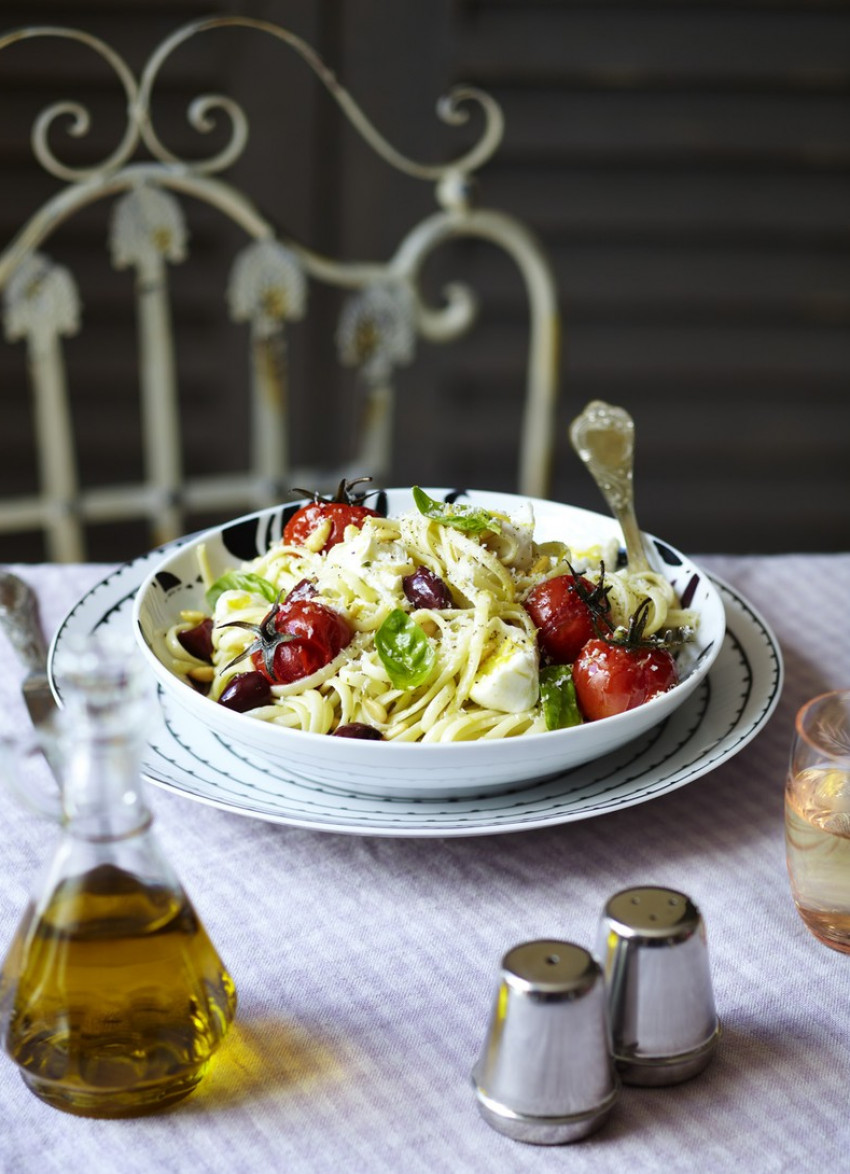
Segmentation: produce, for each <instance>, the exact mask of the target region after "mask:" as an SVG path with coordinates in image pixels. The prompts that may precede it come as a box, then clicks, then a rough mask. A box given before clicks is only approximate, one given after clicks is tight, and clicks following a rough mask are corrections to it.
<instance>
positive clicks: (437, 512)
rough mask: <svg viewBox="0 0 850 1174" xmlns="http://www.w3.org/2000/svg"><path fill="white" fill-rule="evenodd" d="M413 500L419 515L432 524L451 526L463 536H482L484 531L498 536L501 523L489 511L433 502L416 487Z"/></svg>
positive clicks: (476, 507)
mask: <svg viewBox="0 0 850 1174" xmlns="http://www.w3.org/2000/svg"><path fill="white" fill-rule="evenodd" d="M413 500H414V501H415V502H416V508H417V509H418V510H419V512H420V514H424V515H425V517H426V518H430V519H431V521H432V522H438V523H439V524H440V525H441V526H451V527H452V529H454V530H463V532H464V533H465V534H483V533H484V532H485V531H486V530H489V531H491V532H492V533H493V534H498V533H499V532H500V531H501V529H502V523H501V522H500V521H499V519H498V518H497V517H494V515H493V514H491V513H490V511H489V510H483V509H480V508H479V507H478V506H474V505H458V504H457V503H453V504H449V503H448V502H441V501H435V500H434V498H433V497H429V496H428V494H427V493H426V492H425V490H424V489H420V488H419V486H418V485H414V486H413Z"/></svg>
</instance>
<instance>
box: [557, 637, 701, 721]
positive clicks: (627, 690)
mask: <svg viewBox="0 0 850 1174" xmlns="http://www.w3.org/2000/svg"><path fill="white" fill-rule="evenodd" d="M678 681H679V673H678V670H677V668H676V662H675V660H674V659H673V656H672V654H671V653H670V652H668V651H667V649H666V648H653V647H646V646H642V645H638V646H637V647H631V646H629V645H627V644H611V643H609V642H608V641H606V640H596V639H594V640H589V641H588V642H587V643H586V644H585V646H584V648H582V650H581V652H580V653H579V654H578V656H577V657H576V659H575V661H574V662H573V684H574V685H575V690H576V699H577V700H578V704H579V709H580V710H581V712H582V715H583V716H584V718H585V719H586V720H587V721H597V720H598V719H599V718H603V717H612V716H613V715H614V714H616V713H625V711H626V710H627V709H635V708H636V707H637V706H638V705H643V703H644V702H645V701H650V700H651V699H652V698H653V697H657V696H659V694H661V693H666V692H667V690H668V689H671V688H672V687H673V686H674V685H676V684H678Z"/></svg>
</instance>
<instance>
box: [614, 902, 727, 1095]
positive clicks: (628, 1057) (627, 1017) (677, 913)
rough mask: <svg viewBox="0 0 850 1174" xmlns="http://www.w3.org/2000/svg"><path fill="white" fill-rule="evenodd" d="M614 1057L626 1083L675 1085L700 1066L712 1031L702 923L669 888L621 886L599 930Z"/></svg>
mask: <svg viewBox="0 0 850 1174" xmlns="http://www.w3.org/2000/svg"><path fill="white" fill-rule="evenodd" d="M599 958H600V960H601V962H602V967H603V971H604V975H605V985H606V991H607V998H608V1016H609V1024H610V1031H611V1046H612V1050H613V1054H614V1060H615V1064H616V1067H617V1071H618V1072H619V1074H620V1076H621V1077H622V1079H623V1080H624V1081H625V1082H626V1083H627V1084H641V1085H666V1084H676V1083H678V1082H680V1081H682V1080H687V1079H689V1078H690V1077H691V1076H696V1075H697V1073H698V1072H701V1071H702V1070H703V1068H705V1066H706V1065H707V1064H708V1062H709V1060H710V1059H711V1057H712V1056H713V1054H714V1049H715V1047H716V1044H717V1040H718V1037H719V1034H720V1024H719V1022H718V1018H717V1012H716V1009H715V1004H714V993H713V990H712V986H711V973H710V970H709V963H708V945H707V942H706V934H705V925H704V923H703V920H702V916H701V914H700V912H699V909H698V908H697V907H696V905H695V904H694V903H693V901H692V900H691V899H690V898H689V897H688V896H686V895H685V894H684V893H680V892H678V890H676V889H667V888H660V887H657V886H649V885H648V886H643V887H637V888H631V889H625V890H623V891H622V892H620V893H616V894H615V895H614V896H613V897H611V899H610V900H609V901H608V903H607V905H606V906H605V911H604V914H603V917H602V923H601V927H600V941H599Z"/></svg>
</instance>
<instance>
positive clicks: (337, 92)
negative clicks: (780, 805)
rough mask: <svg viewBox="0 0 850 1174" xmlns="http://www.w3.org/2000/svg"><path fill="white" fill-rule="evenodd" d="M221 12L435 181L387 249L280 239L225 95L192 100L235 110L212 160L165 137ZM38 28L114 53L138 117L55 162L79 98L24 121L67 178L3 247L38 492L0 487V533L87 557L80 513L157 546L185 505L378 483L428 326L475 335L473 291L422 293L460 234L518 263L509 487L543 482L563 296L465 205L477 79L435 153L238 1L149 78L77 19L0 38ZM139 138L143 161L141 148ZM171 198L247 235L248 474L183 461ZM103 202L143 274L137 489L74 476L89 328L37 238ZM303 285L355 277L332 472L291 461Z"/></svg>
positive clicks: (193, 26) (536, 262) (45, 156)
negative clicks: (348, 391)
mask: <svg viewBox="0 0 850 1174" xmlns="http://www.w3.org/2000/svg"><path fill="white" fill-rule="evenodd" d="M226 26H241V27H247V28H253V29H256V30H258V31H260V32H263V33H265V34H268V35H269V36H271V37H274V38H277V40H278V41H280V42H283V43H284V44H285V45H287V46H289V48H290V49H292V50H294V52H295V53H297V54H298V55H300V57H301V58H302V59H303V60H304V61H305V62H307V64H308V65H309V66H310V67H311V69H312V70H313V71H314V73H315V75H316V76H317V78H318V79H319V80H320V81H321V82H322V83H323V84H324V86H326V87H327V89H328V91H329V92H330V94H331V95H332V96H333V98H334V99H335V101H336V102H337V103H338V105H339V107H340V108H341V110H342V112H343V113H344V115H345V116H346V117H347V118H348V119H349V121H350V122H351V124H352V125H353V126H354V127H355V128H356V130H357V131H358V132H359V134H360V135H361V136H362V138H363V139H364V140H365V141H366V143H368V144H369V146H370V147H371V148H372V149H373V150H374V151H375V152H376V153H377V154H378V155H379V156H380V157H381V158H382V159H383V160H385V161H386V162H387V163H388V164H390V165H391V166H392V167H394V168H397V169H398V170H399V171H401V172H404V173H405V174H407V175H408V176H412V177H415V178H417V179H421V180H424V181H426V182H429V183H432V184H434V185H435V189H436V199H437V204H438V208H437V210H436V211H435V212H434V213H433V214H431V215H430V216H428V217H427V218H426V219H424V220H423V221H422V222H421V223H419V224H417V225H416V226H415V227H414V228H413V229H412V231H410V232H409V233H408V235H407V236H405V238H404V239H403V240H402V241H401V243H400V244H399V246H398V248H397V249H396V251H395V253H394V255H393V256H392V257H391V258H390V259H389V260H388V261H386V262H381V263H378V262H372V261H366V262H343V261H339V260H334V259H332V258H330V257H327V256H322V255H320V254H319V253H317V252H315V251H313V250H311V249H310V248H308V247H306V246H305V245H303V244H301V243H299V242H298V241H296V240H292V239H288V238H286V237H284V236H282V235H280V234H279V233H278V232H277V231H276V230H275V227H274V226H273V224H272V223H270V221H269V220H268V219H266V218H265V217H264V216H262V215H261V214H260V213H259V212H258V211H257V209H256V208H255V207H254V205H253V204H252V202H251V200H250V199H249V198H248V197H247V196H246V195H245V194H243V193H242V192H241V191H239V190H237V188H236V187H234V186H232V185H231V184H229V183H227V182H225V181H224V180H223V179H222V178H220V176H221V175H222V174H223V173H224V172H226V171H227V169H228V168H230V167H231V165H232V164H233V163H234V161H236V160H237V159H238V158H239V156H240V153H241V152H242V150H243V148H244V145H245V142H246V139H247V130H248V127H247V119H246V117H245V114H244V112H243V110H242V108H241V107H240V106H239V105H238V104H237V103H236V102H235V101H234V100H233V99H232V98H230V97H227V96H223V95H209V94H207V95H203V96H200V97H198V98H197V99H196V100H195V101H194V102H193V103H191V105H190V106H189V110H188V118H189V121H190V123H191V124H192V125H193V126H194V128H195V129H196V130H198V131H205V130H208V129H209V128H210V125H211V115H212V114H213V113H219V114H220V113H222V112H224V113H225V114H226V115H227V116H228V118H229V120H230V132H231V133H230V136H229V141H228V143H227V145H226V146H225V147H224V149H222V150H220V151H219V152H218V153H216V154H215V155H214V156H213V157H211V158H207V159H206V160H203V161H200V162H196V161H192V162H188V161H186V160H183V159H180V158H178V157H177V156H175V155H174V154H172V152H171V151H170V150H169V149H168V148H167V147H166V146H165V145H164V144H163V142H162V141H161V139H160V137H159V135H158V134H157V131H156V129H155V127H154V124H153V119H152V113H151V99H152V94H153V91H154V87H155V84H156V81H157V77H158V75H159V73H160V70H161V68H162V66H163V63H164V62H165V61H166V59H167V58H169V56H170V55H171V54H172V53H173V52H174V50H175V49H177V48H178V46H180V45H182V44H183V43H184V42H186V41H187V40H189V39H190V38H192V37H196V36H198V35H199V34H201V33H202V32H204V31H206V30H209V29H212V28H222V27H226ZM39 37H54V38H55V37H58V38H66V39H70V40H73V41H76V42H80V43H82V44H84V45H86V46H88V47H90V48H91V49H92V50H94V51H95V52H96V53H97V54H99V55H100V56H101V57H102V58H103V59H104V60H105V61H106V62H108V64H109V65H110V66H111V67H112V69H114V71H115V74H116V75H117V78H118V79H119V81H120V84H121V86H122V87H123V90H124V93H125V95H126V102H127V124H126V128H125V130H124V134H123V138H122V140H121V142H120V143H119V145H118V146H117V148H116V149H115V150H114V151H113V153H112V154H111V155H110V156H109V157H108V158H107V159H105V160H103V161H102V162H100V163H99V164H98V165H97V166H93V167H85V168H84V167H78V166H68V165H66V164H65V163H63V162H62V160H61V159H60V158H59V157H57V155H56V153H55V152H54V150H53V148H52V147H51V145H50V142H49V135H50V132H51V129H52V128H53V126H54V123H56V121H57V119H60V118H64V119H67V118H69V117H70V118H71V120H72V122H71V128H70V130H71V133H72V134H73V135H75V136H82V135H84V134H85V133H86V132H87V131H88V129H89V121H90V118H89V112H88V111H87V109H86V108H85V107H84V106H82V105H80V104H79V103H76V102H61V103H56V104H54V105H51V106H49V107H48V108H47V109H45V110H44V111H43V112H42V113H41V115H40V116H39V117H38V119H37V120H36V123H35V126H34V128H33V131H32V147H33V151H34V154H35V156H36V157H37V159H38V161H39V163H40V164H41V166H42V167H43V168H44V169H45V170H46V171H47V172H49V173H50V175H52V176H54V177H55V178H56V179H57V180H59V181H61V182H62V184H63V186H62V187H61V188H60V189H59V190H58V191H57V192H56V194H55V195H53V196H52V197H51V198H50V199H48V201H47V202H46V203H45V204H44V205H43V206H42V207H41V208H40V209H39V210H38V211H37V212H36V213H35V214H34V215H33V216H32V217H31V218H30V219H29V221H28V222H27V223H26V224H25V225H24V227H23V228H22V229H21V231H20V232H19V233H18V234H17V236H16V237H15V238H14V240H12V242H11V243H10V244H9V245H8V247H7V248H6V249H5V250H4V251H3V253H2V254H1V255H0V291H2V295H3V313H4V324H5V330H6V335H7V337H8V339H9V340H22V341H23V342H24V343H25V344H26V346H27V348H28V359H29V378H30V382H31V391H32V397H33V417H34V422H35V429H36V433H37V451H38V453H39V462H40V483H41V489H40V492H39V493H37V494H34V495H30V496H26V497H25V496H16V497H15V498H13V499H8V498H7V499H6V500H2V501H0V533H3V532H7V533H8V532H15V531H17V532H20V531H23V530H35V529H41V530H43V532H44V534H45V539H46V546H47V552H48V557H49V558H51V559H53V560H55V561H78V560H81V559H83V558H84V557H85V553H86V543H85V537H86V524H87V523H90V522H93V521H103V520H106V519H110V520H117V519H129V518H147V519H149V520H150V523H151V536H152V540H153V541H154V542H156V543H161V542H165V541H168V540H170V539H172V538H174V537H176V536H178V535H179V534H180V533H182V532H183V531H184V529H185V525H184V517H185V515H186V512H187V511H191V510H200V509H217V508H225V507H226V508H227V509H228V510H230V511H231V512H233V513H235V512H239V511H240V510H241V509H243V508H244V509H253V508H259V507H261V506H263V505H266V504H269V503H271V502H274V501H276V500H280V498H281V495H282V494H285V492H286V489H287V488H288V487H289V486H292V485H308V486H329V485H333V484H335V483H336V481H338V480H339V479H340V477H341V476H345V475H352V474H362V473H363V472H364V470H367V471H369V472H370V473H372V474H373V476H374V477H375V478H376V479H377V480H378V481H380V480H381V479H382V477H383V476H384V474H385V473H386V471H387V468H388V465H389V459H390V444H391V429H392V418H393V400H394V388H393V372H394V369H395V368H396V367H397V366H400V365H403V364H405V363H408V362H409V361H410V360H411V358H412V355H413V351H414V346H415V341H416V338H417V336H419V337H423V338H426V339H428V340H430V341H436V342H448V341H450V340H452V339H454V338H457V337H458V336H459V335H460V334H461V333H462V332H464V331H466V330H467V329H468V328H469V326H470V325H471V324H472V322H473V320H474V317H475V308H476V303H475V298H474V296H473V295H472V293H471V292H470V291H469V290H468V289H467V288H466V287H463V286H460V285H453V286H451V287H450V288H449V289H448V290H447V291H446V301H445V304H444V305H442V306H439V307H434V306H431V305H429V304H428V303H427V301H426V299H425V297H424V295H423V293H422V291H421V288H420V275H421V271H422V268H423V265H424V263H425V261H426V259H427V258H428V256H429V255H430V254H431V253H432V251H433V250H434V249H435V247H436V246H437V245H439V244H441V243H442V242H444V241H446V240H447V239H449V238H454V237H459V236H471V237H479V238H484V239H486V240H489V241H491V242H493V243H495V244H496V245H498V246H501V247H502V248H504V249H505V250H506V251H507V253H508V254H509V255H510V256H511V257H512V258H513V259H514V261H515V262H516V264H517V266H518V267H519V269H520V271H521V273H522V276H523V279H524V283H525V286H526V289H527V294H528V301H529V314H530V343H529V350H528V361H527V379H526V383H527V387H526V401H525V406H524V409H523V413H524V414H523V423H522V434H521V447H520V461H519V485H518V488H519V490H520V491H521V492H523V493H526V494H530V495H543V494H544V493H545V491H546V488H547V485H548V482H549V475H550V464H551V454H552V447H553V417H554V409H555V399H556V388H557V377H558V371H557V366H558V321H559V319H558V310H557V302H556V293H555V286H554V281H553V277H552V274H551V271H550V268H549V265H548V262H547V260H546V258H545V256H544V255H543V253H542V251H541V249H540V247H539V246H538V244H537V242H536V241H535V239H534V237H533V236H532V234H531V233H530V232H528V231H527V229H526V228H525V227H524V226H523V225H521V224H520V223H518V222H517V221H516V220H515V219H514V218H512V217H510V216H508V215H505V214H503V213H501V212H497V211H493V210H489V209H484V208H477V207H473V206H472V203H471V195H470V193H471V189H472V184H471V178H472V176H473V174H474V173H475V171H476V170H477V169H478V168H480V167H481V166H482V164H483V163H484V162H486V161H487V160H488V159H489V158H490V157H491V156H492V155H493V153H494V152H495V151H496V149H497V147H498V145H499V143H500V140H501V137H502V129H503V123H502V115H501V111H500V109H499V107H498V105H497V104H496V102H495V101H494V100H493V99H492V98H491V97H490V96H489V95H487V94H486V93H483V92H482V91H480V90H478V89H474V88H471V87H466V88H459V89H456V90H454V91H453V92H452V93H451V94H450V95H449V96H448V97H447V98H446V99H444V100H443V101H442V103H441V104H440V106H439V111H440V114H441V117H442V118H443V119H444V120H445V121H447V122H449V123H459V122H463V121H465V118H464V113H465V110H464V104H467V103H477V104H478V106H479V107H480V108H481V110H482V112H483V115H484V131H483V133H482V135H481V137H480V139H479V140H478V142H477V143H475V145H474V146H473V147H472V148H471V149H470V150H468V151H467V152H466V153H465V154H463V155H462V156H461V157H460V158H457V159H455V160H453V161H451V162H449V163H444V164H437V165H426V164H422V163H418V162H415V161H414V160H413V159H411V158H409V157H407V156H406V155H403V154H401V153H400V152H399V151H397V150H396V149H395V148H394V147H393V146H391V145H390V143H389V142H387V141H386V140H385V139H384V138H383V137H382V135H381V134H380V133H379V132H378V130H377V129H376V128H375V126H374V125H373V124H372V123H371V122H370V121H369V120H368V119H367V118H366V116H365V115H364V113H363V111H362V110H361V109H360V108H359V107H358V105H357V104H356V103H355V101H354V100H353V98H352V97H351V96H350V95H349V93H348V92H347V91H346V90H345V89H343V88H342V87H341V86H340V84H339V82H338V81H337V80H336V78H335V77H334V75H333V74H332V73H331V71H330V70H329V69H328V68H327V67H326V66H325V65H324V64H323V62H322V61H321V60H320V59H319V58H318V57H317V56H316V54H315V52H314V51H313V50H312V48H311V47H310V46H309V45H308V44H306V43H305V42H304V41H303V40H301V39H299V38H298V37H296V36H294V35H293V34H292V33H291V32H289V31H288V30H286V29H284V28H282V27H280V26H278V25H275V24H271V23H268V22H265V21H261V20H253V19H249V18H244V17H236V16H234V17H212V18H209V19H205V20H198V21H195V22H192V23H190V24H188V25H186V26H184V27H182V28H180V29H179V30H178V31H176V32H175V33H174V34H173V35H171V36H169V37H168V38H167V39H166V40H165V41H163V42H162V43H161V44H160V45H159V47H158V48H157V49H156V50H155V52H154V53H153V55H152V56H151V57H150V59H149V60H148V62H147V64H146V65H145V67H144V69H143V70H142V72H141V74H140V75H139V77H138V78H137V77H136V76H134V74H133V72H132V71H131V69H130V68H129V67H128V66H127V64H126V63H125V61H124V59H123V58H122V57H121V56H120V55H119V54H118V53H116V52H115V51H114V50H113V49H112V48H111V47H110V46H109V45H108V44H106V43H105V42H104V41H102V40H101V39H99V38H98V37H95V36H92V35H90V34H88V33H86V32H84V31H81V30H78V29H72V28H64V27H32V28H25V29H20V30H18V31H15V32H10V33H7V34H4V35H0V50H2V49H5V48H6V47H8V46H10V45H12V44H14V43H16V42H19V41H21V40H25V39H31V38H39ZM0 69H2V59H0ZM142 151H146V152H147V155H149V156H150V159H148V158H147V157H145V158H139V156H140V154H141V152H142ZM180 196H190V197H193V198H195V199H198V200H201V201H205V202H206V203H207V204H209V205H211V206H213V207H214V208H215V209H217V210H218V212H220V213H221V214H222V215H223V216H225V217H228V218H230V220H231V221H233V222H235V224H237V225H238V226H239V227H240V228H241V229H242V230H243V231H244V233H245V236H246V238H247V243H246V244H245V246H244V247H243V248H242V249H241V251H240V252H239V253H238V255H237V256H236V257H235V258H234V261H233V266H232V271H231V279H230V287H229V291H228V292H229V303H230V312H231V316H232V317H233V318H234V319H235V320H236V321H247V322H249V323H250V337H251V357H250V371H251V389H252V390H251V405H252V406H251V411H252V418H253V427H252V438H253V442H252V455H251V468H250V469H249V470H248V471H247V473H245V474H244V475H227V476H221V475H219V476H205V477H187V476H185V475H184V471H183V463H182V459H181V437H180V428H179V413H178V386H177V376H176V364H175V354H174V340H173V337H172V324H171V309H170V293H169V275H168V266H169V265H172V264H176V263H179V262H181V261H183V260H184V258H185V256H186V251H187V250H186V231H185V225H184V217H183V212H182V209H181V202H180V200H179V199H178V197H180ZM101 200H112V201H113V202H114V205H113V212H112V229H111V240H110V248H111V255H112V262H113V264H114V266H115V267H117V268H121V269H124V268H126V269H132V270H134V272H135V288H136V307H137V316H138V325H137V330H138V338H139V355H140V405H141V418H142V446H143V453H144V466H145V476H144V479H143V481H142V482H141V483H138V484H125V485H114V486H110V487H96V488H81V486H80V483H79V477H78V472H77V468H76V463H75V462H76V458H75V447H74V439H73V427H72V414H71V413H72V408H73V401H74V391H73V388H72V387H69V385H68V378H67V374H66V366H65V357H64V355H63V341H62V340H63V338H64V337H65V336H68V335H71V334H73V333H75V332H76V331H77V330H78V328H79V322H80V313H79V309H80V298H79V294H78V290H77V287H76V285H75V281H74V278H73V277H72V276H71V273H70V272H69V271H68V269H67V268H65V267H64V266H60V265H58V264H56V263H55V262H53V261H52V260H51V258H50V257H49V256H48V254H47V253H46V251H45V247H46V246H47V244H48V242H49V239H50V237H51V234H52V233H53V232H54V231H55V230H56V229H57V228H58V226H60V225H61V224H63V223H64V222H65V221H67V220H68V219H69V218H71V217H73V216H74V215H75V214H76V213H77V212H78V211H80V210H81V209H83V208H84V207H86V206H87V205H90V204H92V203H94V202H96V201H101ZM311 282H323V283H328V284H330V285H332V286H336V287H338V288H339V289H341V290H343V291H347V292H346V300H345V301H344V305H343V309H342V313H341V317H340V321H339V328H338V334H337V346H338V350H339V357H340V360H341V361H342V362H343V363H346V364H350V365H354V366H357V367H358V368H360V371H361V374H362V376H363V381H364V383H365V387H366V402H365V408H366V410H365V411H364V412H363V413H362V420H363V426H362V430H361V432H360V435H359V436H358V438H357V441H356V446H355V452H354V453H353V454H352V458H351V460H350V462H347V463H346V465H345V467H344V468H341V469H322V470H314V469H303V468H297V467H292V466H291V465H290V438H289V435H288V429H287V411H286V407H285V403H286V395H285V391H286V388H285V380H286V370H285V347H284V345H283V340H284V333H285V331H286V330H287V327H288V325H289V324H290V323H293V322H295V321H297V320H298V319H300V318H302V317H303V316H304V314H305V312H306V308H307V301H308V296H309V287H310V283H311ZM293 394H297V388H296V389H293Z"/></svg>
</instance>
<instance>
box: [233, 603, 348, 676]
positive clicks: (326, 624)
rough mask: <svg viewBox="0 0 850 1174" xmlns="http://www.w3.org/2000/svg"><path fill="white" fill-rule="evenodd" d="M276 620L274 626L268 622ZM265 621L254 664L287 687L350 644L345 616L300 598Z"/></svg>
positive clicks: (327, 662) (319, 666) (255, 652)
mask: <svg viewBox="0 0 850 1174" xmlns="http://www.w3.org/2000/svg"><path fill="white" fill-rule="evenodd" d="M272 616H273V617H274V618H273V623H267V622H266V620H269V619H271V617H272ZM266 620H264V621H263V624H262V627H261V631H262V632H264V633H265V635H264V636H261V637H260V639H259V640H258V642H257V643H258V644H259V645H260V646H259V647H256V648H254V649H252V651H251V663H252V664H253V666H254V668H255V669H256V670H257V671H258V672H261V673H263V674H264V675H265V676H266V677H267V678H268V679H269V680H270V681H271V682H272V684H273V685H288V684H289V683H290V681H298V680H300V679H301V678H302V677H309V676H310V674H311V673H315V672H317V671H318V670H319V669H320V668H324V666H325V665H326V664H329V663H330V661H332V660H333V659H334V657H335V656H337V655H338V654H339V653H340V652H341V650H342V649H343V648H346V647H347V646H348V645H349V644H350V643H351V637H352V635H353V632H352V630H351V628H350V626H349V624H348V621H347V620H346V619H345V617H344V616H341V615H340V614H339V612H336V611H334V610H333V609H332V608H329V607H325V606H324V605H323V604H321V603H314V602H313V601H312V600H309V599H297V600H295V601H294V602H293V603H285V604H284V605H283V606H281V607H278V608H277V609H276V610H275V609H273V611H272V612H271V613H269V616H267V617H266Z"/></svg>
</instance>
